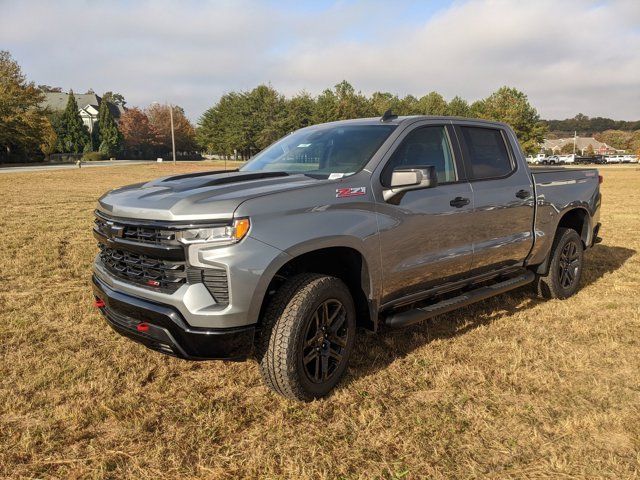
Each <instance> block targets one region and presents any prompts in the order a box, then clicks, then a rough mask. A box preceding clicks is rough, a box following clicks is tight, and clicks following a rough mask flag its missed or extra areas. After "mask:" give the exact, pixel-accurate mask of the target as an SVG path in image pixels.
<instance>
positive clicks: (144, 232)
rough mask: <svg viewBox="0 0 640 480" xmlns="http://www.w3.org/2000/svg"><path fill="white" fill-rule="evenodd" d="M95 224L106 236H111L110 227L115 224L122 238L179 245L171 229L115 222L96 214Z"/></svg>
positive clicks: (147, 242)
mask: <svg viewBox="0 0 640 480" xmlns="http://www.w3.org/2000/svg"><path fill="white" fill-rule="evenodd" d="M95 224H96V228H97V229H98V231H99V232H101V233H102V234H103V235H106V236H107V237H109V236H112V228H113V227H114V225H115V226H116V228H118V229H120V232H119V235H118V236H119V237H121V238H123V239H124V240H131V241H133V242H140V243H146V244H149V243H150V244H154V245H180V243H179V242H178V241H177V240H176V232H175V231H172V230H167V229H162V228H159V227H151V226H146V225H130V224H127V223H117V224H116V223H114V222H112V221H110V220H106V219H104V218H102V217H98V216H96V219H95Z"/></svg>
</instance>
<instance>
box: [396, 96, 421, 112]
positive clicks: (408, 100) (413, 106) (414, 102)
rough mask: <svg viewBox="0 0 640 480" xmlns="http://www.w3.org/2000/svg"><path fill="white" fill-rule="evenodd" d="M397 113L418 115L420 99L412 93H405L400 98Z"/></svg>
mask: <svg viewBox="0 0 640 480" xmlns="http://www.w3.org/2000/svg"><path fill="white" fill-rule="evenodd" d="M396 113H397V114H398V115H420V100H418V99H417V98H416V97H414V96H413V95H407V96H406V97H404V98H403V99H402V100H400V105H399V106H398V111H397V112H396Z"/></svg>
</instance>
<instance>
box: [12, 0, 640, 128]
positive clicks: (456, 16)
mask: <svg viewBox="0 0 640 480" xmlns="http://www.w3.org/2000/svg"><path fill="white" fill-rule="evenodd" d="M405 6H406V5H404V4H402V3H401V4H399V3H397V2H393V3H392V2H356V3H343V2H338V3H336V4H334V5H332V6H328V7H317V6H313V5H308V6H304V7H300V5H297V4H295V3H292V4H284V5H282V4H280V5H278V6H275V5H274V4H271V3H263V2H258V1H249V0H245V1H239V2H238V1H236V2H232V1H227V2H196V1H190V2H180V3H177V2H168V1H160V2H158V1H153V2H151V1H143V2H117V3H111V2H109V3H107V2H90V3H89V2H81V3H79V2H55V3H53V2H45V1H44V0H39V1H34V2H20V3H18V2H8V1H4V2H0V13H1V15H0V45H2V48H8V49H9V50H10V51H11V52H12V53H13V54H14V56H15V57H16V58H17V60H18V61H19V62H20V63H21V64H22V65H23V68H24V70H25V72H26V73H27V75H28V76H29V77H30V78H31V79H33V80H34V81H36V82H37V83H47V84H51V85H59V86H62V87H64V88H69V87H73V88H75V89H77V90H85V89H87V88H89V87H92V88H94V89H95V90H96V91H104V90H116V91H120V92H121V93H123V94H124V95H125V96H126V97H127V99H128V100H129V102H130V103H131V104H138V105H146V104H148V103H150V102H152V101H155V100H158V101H164V100H168V101H172V102H175V103H178V104H181V105H183V106H184V107H185V108H186V109H187V112H188V113H189V114H190V115H191V116H192V117H193V118H197V116H198V115H199V114H200V113H201V112H202V111H203V110H204V109H205V108H207V107H208V106H210V105H211V104H212V103H213V102H214V101H215V100H216V99H217V98H218V97H219V96H220V95H221V94H222V93H224V92H225V91H230V90H236V89H248V88H251V87H253V86H255V85H257V84H258V83H262V82H269V81H270V82H271V83H272V84H273V85H274V87H276V88H278V89H280V90H283V91H285V92H286V93H289V94H292V93H295V92H297V91H300V90H302V89H306V90H308V91H310V92H312V93H318V92H319V91H320V90H321V89H323V88H325V87H327V86H331V85H333V84H335V83H337V82H338V81H340V80H342V79H347V80H349V81H350V82H352V83H353V84H354V86H355V87H356V88H358V89H362V90H363V91H365V92H372V91H375V90H389V91H392V92H398V93H400V94H406V93H412V94H414V95H418V96H419V95H422V94H424V93H426V92H428V91H431V90H437V91H440V92H441V93H443V94H444V95H445V96H446V97H452V96H454V95H461V96H463V97H465V98H468V99H469V100H474V99H477V98H481V97H484V96H486V95H488V94H489V93H490V92H491V91H493V90H495V89H496V88H498V87H500V86H502V85H510V86H515V87H517V88H519V89H521V90H523V91H524V92H525V93H527V94H528V95H529V97H530V99H531V101H532V103H533V104H534V105H535V106H536V107H537V108H538V110H539V112H540V113H541V115H542V116H544V117H546V118H564V117H566V116H572V115H574V114H575V113H578V112H583V113H585V114H587V115H590V116H597V115H601V116H609V117H612V118H618V119H638V118H640V55H638V53H637V52H640V28H639V26H640V3H638V2H637V1H612V2H604V3H602V2H598V3H596V2H593V1H578V0H570V1H563V2H557V1H556V2H552V1H535V2H519V1H509V2H507V1H497V0H496V1H492V0H477V1H468V2H460V3H453V4H452V5H450V6H448V7H445V8H441V9H440V10H439V11H438V12H437V13H436V14H434V15H431V16H428V17H429V18H427V15H424V18H422V19H421V18H420V14H419V13H415V12H414V14H413V15H412V17H411V18H406V17H403V16H402V14H403V12H405V10H404V9H403V8H404V7H405ZM418 11H419V9H418Z"/></svg>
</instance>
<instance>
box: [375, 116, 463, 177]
mask: <svg viewBox="0 0 640 480" xmlns="http://www.w3.org/2000/svg"><path fill="white" fill-rule="evenodd" d="M427 166H434V167H435V168H436V172H437V173H438V183H447V182H455V181H456V169H455V164H454V161H453V155H451V149H450V148H449V140H448V138H447V133H446V130H445V127H421V128H417V129H416V130H414V131H412V132H411V133H409V135H407V136H406V137H405V139H404V140H403V141H402V143H401V144H400V146H399V147H398V148H397V149H396V151H395V152H393V155H392V156H391V158H390V159H389V162H388V163H387V165H386V166H385V168H384V170H383V172H382V178H381V181H382V184H383V185H385V186H389V185H390V184H391V174H392V173H393V170H395V169H396V168H398V167H417V168H420V167H427Z"/></svg>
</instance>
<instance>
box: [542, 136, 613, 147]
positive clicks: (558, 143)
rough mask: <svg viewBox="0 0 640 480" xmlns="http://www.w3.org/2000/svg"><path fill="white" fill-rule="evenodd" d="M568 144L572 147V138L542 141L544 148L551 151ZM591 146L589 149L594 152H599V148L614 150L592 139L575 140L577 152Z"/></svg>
mask: <svg viewBox="0 0 640 480" xmlns="http://www.w3.org/2000/svg"><path fill="white" fill-rule="evenodd" d="M567 144H570V145H573V137H569V138H555V139H546V138H545V140H544V148H545V149H548V150H552V149H554V148H562V147H564V146H565V145H567ZM589 145H591V148H593V149H594V150H599V149H601V148H603V149H607V150H614V148H612V147H610V146H609V145H607V144H606V143H604V142H599V141H598V140H596V139H595V138H593V137H577V138H576V149H577V150H585V149H586V148H588V147H589Z"/></svg>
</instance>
